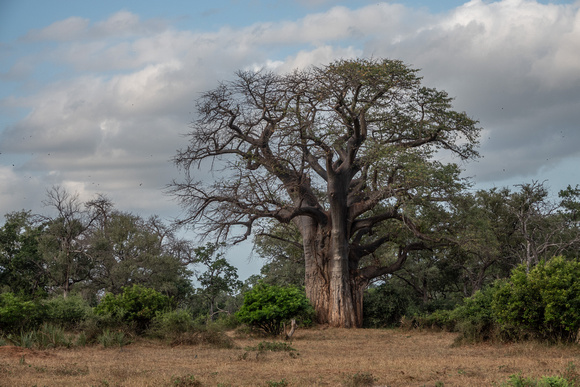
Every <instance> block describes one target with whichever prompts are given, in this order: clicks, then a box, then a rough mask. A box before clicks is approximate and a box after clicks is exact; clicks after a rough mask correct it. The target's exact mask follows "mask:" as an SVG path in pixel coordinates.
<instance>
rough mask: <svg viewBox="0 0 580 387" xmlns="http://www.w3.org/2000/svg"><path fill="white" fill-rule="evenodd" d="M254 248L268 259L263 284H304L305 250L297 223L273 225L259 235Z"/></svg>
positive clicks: (264, 268) (264, 269) (263, 271)
mask: <svg viewBox="0 0 580 387" xmlns="http://www.w3.org/2000/svg"><path fill="white" fill-rule="evenodd" d="M254 251H255V252H256V253H257V254H258V255H259V256H260V257H261V258H263V259H264V260H266V263H265V264H264V265H263V266H262V268H261V269H260V274H261V275H262V281H264V283H267V284H270V285H279V286H286V285H295V286H299V287H301V286H304V274H305V273H304V249H303V247H302V237H301V236H300V232H299V231H298V229H297V228H296V227H295V226H293V225H292V224H287V225H282V224H280V223H277V224H276V223H275V224H273V225H272V226H271V227H270V229H266V230H265V232H263V233H261V234H259V235H257V236H256V238H255V240H254Z"/></svg>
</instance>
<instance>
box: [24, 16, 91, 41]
mask: <svg viewBox="0 0 580 387" xmlns="http://www.w3.org/2000/svg"><path fill="white" fill-rule="evenodd" d="M89 24H90V21H89V19H84V18H80V17H76V16H75V17H70V18H68V19H65V20H62V21H58V22H56V23H53V24H51V25H49V26H48V27H45V28H43V29H41V30H32V31H30V32H29V33H28V34H26V36H25V37H24V39H25V40H33V41H34V40H62V41H67V40H75V39H78V37H79V36H80V35H83V34H84V33H85V32H86V30H87V28H88V26H89Z"/></svg>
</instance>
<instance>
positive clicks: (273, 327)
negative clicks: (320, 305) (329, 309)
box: [236, 282, 314, 335]
mask: <svg viewBox="0 0 580 387" xmlns="http://www.w3.org/2000/svg"><path fill="white" fill-rule="evenodd" d="M313 315H314V310H313V308H312V306H311V305H310V302H309V301H308V299H307V298H306V295H305V294H304V291H303V290H301V289H299V288H296V287H293V286H287V287H282V286H276V285H267V284H265V283H263V282H260V283H258V284H257V285H255V286H254V287H253V288H252V289H251V290H249V291H248V292H247V293H246V294H244V303H243V305H242V307H241V308H240V310H239V311H238V312H237V313H236V316H237V317H238V320H239V321H240V322H242V323H244V324H248V325H250V326H253V327H257V328H260V329H262V330H263V331H264V332H266V333H268V334H270V335H279V334H280V333H281V331H282V323H283V322H286V321H289V320H290V319H292V318H296V319H298V320H302V322H303V323H310V322H311V321H312V316H313Z"/></svg>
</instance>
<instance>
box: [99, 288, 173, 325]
mask: <svg viewBox="0 0 580 387" xmlns="http://www.w3.org/2000/svg"><path fill="white" fill-rule="evenodd" d="M171 306H172V301H171V299H170V298H169V297H167V296H165V295H163V294H161V293H159V292H158V291H156V290H154V289H149V288H146V287H143V286H140V285H133V286H132V287H126V288H123V293H121V294H118V295H116V296H115V295H113V294H111V293H107V294H106V295H105V297H103V299H102V301H101V302H100V304H99V305H98V306H97V307H96V308H95V312H96V313H97V314H98V315H105V314H110V315H111V316H113V317H114V318H117V319H119V320H120V321H125V322H129V323H135V324H136V328H137V330H138V331H144V330H145V329H146V328H147V327H148V326H149V324H150V323H151V320H153V318H154V317H155V315H156V314H157V313H158V312H163V311H165V310H168V309H170V308H171Z"/></svg>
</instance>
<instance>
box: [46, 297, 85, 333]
mask: <svg viewBox="0 0 580 387" xmlns="http://www.w3.org/2000/svg"><path fill="white" fill-rule="evenodd" d="M42 304H43V305H44V307H45V313H46V316H45V319H44V321H46V322H49V323H52V324H56V325H60V326H62V327H64V328H65V329H69V330H70V329H75V328H77V327H78V325H79V324H80V323H81V322H82V321H83V320H84V319H85V318H86V317H87V316H88V315H89V314H90V313H91V309H90V307H89V305H88V304H87V302H86V301H85V300H84V299H83V298H82V297H81V296H79V295H71V296H68V297H63V296H57V297H54V298H51V299H48V300H44V301H42Z"/></svg>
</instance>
